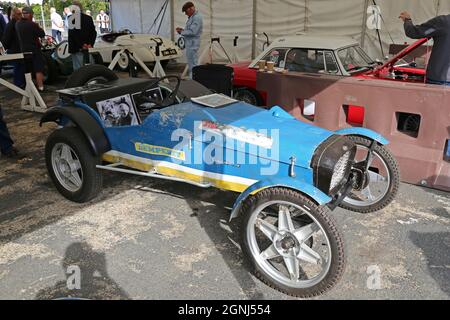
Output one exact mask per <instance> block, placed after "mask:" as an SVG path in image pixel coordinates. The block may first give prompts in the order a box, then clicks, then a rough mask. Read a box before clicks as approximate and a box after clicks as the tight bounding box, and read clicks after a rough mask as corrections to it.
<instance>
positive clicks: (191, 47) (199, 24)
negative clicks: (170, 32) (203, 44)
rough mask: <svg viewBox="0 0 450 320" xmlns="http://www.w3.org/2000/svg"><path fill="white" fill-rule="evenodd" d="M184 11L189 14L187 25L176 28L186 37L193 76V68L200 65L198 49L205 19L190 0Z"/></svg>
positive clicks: (188, 61)
mask: <svg viewBox="0 0 450 320" xmlns="http://www.w3.org/2000/svg"><path fill="white" fill-rule="evenodd" d="M182 11H183V12H184V13H185V14H186V15H187V16H188V20H187V22H186V27H185V28H184V29H183V28H177V29H176V30H177V32H178V34H180V35H182V36H183V37H184V39H185V43H186V59H187V63H188V66H189V77H190V78H192V68H193V67H195V66H196V65H198V50H199V48H200V38H201V35H202V31H203V19H202V16H201V14H200V13H199V12H198V11H197V10H195V6H194V4H193V3H192V2H190V1H189V2H186V3H185V4H184V5H183V9H182Z"/></svg>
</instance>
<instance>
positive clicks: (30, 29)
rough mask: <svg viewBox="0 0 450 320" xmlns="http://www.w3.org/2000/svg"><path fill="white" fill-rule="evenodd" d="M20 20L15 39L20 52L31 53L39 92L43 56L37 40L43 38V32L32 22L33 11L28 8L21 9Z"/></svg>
mask: <svg viewBox="0 0 450 320" xmlns="http://www.w3.org/2000/svg"><path fill="white" fill-rule="evenodd" d="M22 15H23V18H22V20H20V21H18V22H17V23H16V31H17V37H18V39H19V43H20V48H21V50H22V52H24V53H25V52H31V53H33V71H34V73H35V75H36V82H37V87H38V89H39V91H43V90H44V65H45V62H44V56H43V54H42V51H41V44H40V41H39V38H43V37H45V32H44V30H42V28H41V27H40V26H39V25H38V24H37V23H35V22H33V10H32V9H31V8H30V7H24V8H23V9H22Z"/></svg>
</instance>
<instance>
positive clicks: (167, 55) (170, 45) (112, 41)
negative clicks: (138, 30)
mask: <svg viewBox="0 0 450 320" xmlns="http://www.w3.org/2000/svg"><path fill="white" fill-rule="evenodd" d="M157 42H159V43H161V45H160V59H161V64H162V66H163V67H165V66H166V65H167V63H168V62H169V61H170V60H173V59H177V58H180V57H181V56H182V50H181V49H180V48H179V47H178V46H177V45H176V44H175V43H174V42H173V41H171V40H170V39H167V38H163V37H160V36H158V35H151V34H135V33H132V32H131V31H129V30H123V31H120V32H113V33H108V34H104V35H101V36H99V37H98V38H97V41H96V43H95V48H98V49H102V50H100V52H99V53H100V55H101V56H102V59H103V62H104V63H110V62H111V61H112V60H113V59H114V57H115V55H116V54H117V53H118V52H119V50H118V49H117V48H114V46H118V45H136V46H137V47H138V48H137V49H136V51H135V54H137V55H138V57H139V58H140V59H141V60H142V61H144V62H145V63H152V62H155V56H156V43H157ZM109 47H111V50H107V49H108V48H109ZM103 48H105V50H103ZM116 66H117V68H118V69H119V70H121V71H127V70H128V68H129V66H130V57H129V56H128V54H127V53H123V54H121V57H120V59H119V61H118V62H117V65H116Z"/></svg>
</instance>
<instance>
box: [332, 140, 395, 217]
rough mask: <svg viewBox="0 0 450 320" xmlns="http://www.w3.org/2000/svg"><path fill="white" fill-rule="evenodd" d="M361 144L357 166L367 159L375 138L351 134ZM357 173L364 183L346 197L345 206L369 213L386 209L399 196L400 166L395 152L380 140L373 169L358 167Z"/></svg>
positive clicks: (370, 162)
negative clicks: (394, 154)
mask: <svg viewBox="0 0 450 320" xmlns="http://www.w3.org/2000/svg"><path fill="white" fill-rule="evenodd" d="M348 138H349V139H350V140H352V141H353V142H354V143H355V144H356V147H357V151H356V156H355V161H356V164H355V165H354V168H358V164H362V163H363V162H364V161H365V160H366V159H367V154H368V152H369V150H370V146H371V144H372V140H370V139H367V138H364V137H361V136H348ZM353 174H357V175H359V177H358V179H357V180H358V181H363V182H362V185H360V186H358V187H357V188H356V189H355V188H354V189H353V190H352V191H351V192H350V194H349V195H348V196H347V197H346V198H345V199H344V200H343V201H342V203H341V205H340V206H341V207H342V208H344V209H348V210H351V211H356V212H361V213H369V212H374V211H378V210H381V209H383V208H384V207H386V206H387V205H389V203H391V202H392V200H393V199H394V198H395V196H396V195H397V192H398V188H399V186H400V170H399V168H398V164H397V161H396V160H395V158H394V156H393V155H392V153H391V152H390V151H389V150H388V149H387V148H386V147H384V146H382V145H380V144H377V145H376V146H375V149H374V150H373V153H372V156H371V158H370V161H369V169H368V170H367V171H365V170H364V168H358V170H354V171H353Z"/></svg>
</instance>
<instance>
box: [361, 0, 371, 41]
mask: <svg viewBox="0 0 450 320" xmlns="http://www.w3.org/2000/svg"><path fill="white" fill-rule="evenodd" d="M368 7H369V0H365V1H364V8H363V19H362V25H361V48H364V45H365V44H366V32H367V8H368Z"/></svg>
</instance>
